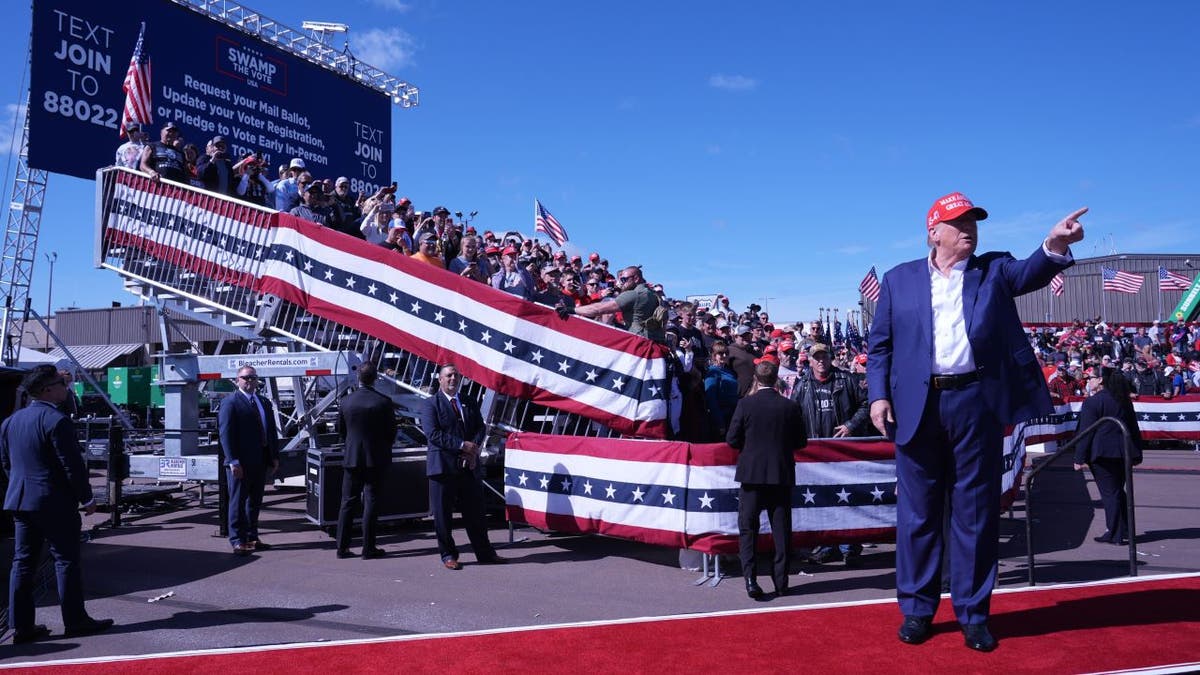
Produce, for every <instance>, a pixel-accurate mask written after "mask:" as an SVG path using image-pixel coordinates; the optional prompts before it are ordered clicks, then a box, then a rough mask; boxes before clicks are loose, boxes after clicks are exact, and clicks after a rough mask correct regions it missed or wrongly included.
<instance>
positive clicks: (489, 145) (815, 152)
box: [0, 0, 1200, 321]
mask: <svg viewBox="0 0 1200 675" xmlns="http://www.w3.org/2000/svg"><path fill="white" fill-rule="evenodd" d="M245 4H246V6H248V7H251V8H253V9H256V10H258V11H261V12H262V13H263V14H265V15H267V16H269V17H271V18H274V19H276V20H279V21H281V22H283V23H286V24H289V25H292V26H294V27H296V28H299V26H300V23H301V22H302V21H304V20H319V21H333V22H341V23H346V24H349V25H350V26H351V31H350V33H349V34H348V35H349V39H350V43H351V48H352V49H353V50H354V51H355V52H356V54H358V56H359V57H360V58H362V59H363V60H365V61H368V62H370V63H373V64H374V65H377V66H379V67H381V68H383V69H385V70H387V71H389V72H391V73H392V74H394V75H396V76H398V77H401V78H404V79H407V80H409V81H411V82H412V83H414V84H416V85H418V86H419V87H420V88H421V106H420V107H419V108H416V109H413V110H401V109H399V108H395V109H394V113H393V117H392V131H393V137H394V139H395V140H394V143H393V158H394V160H393V161H394V165H395V166H394V169H395V175H394V177H395V179H396V180H397V181H398V182H399V184H400V192H401V194H406V195H408V196H409V197H411V198H412V199H413V201H414V203H415V204H416V206H417V208H419V209H431V208H432V207H433V206H435V205H437V204H445V205H446V206H448V207H449V208H450V209H451V210H452V211H456V210H461V211H464V212H466V211H472V210H478V211H479V216H478V218H477V219H476V221H475V224H476V225H477V226H479V227H480V229H481V230H482V229H484V228H490V229H500V230H503V229H510V228H511V229H520V230H522V231H526V232H531V231H532V227H533V225H532V221H533V199H534V197H538V198H539V199H541V201H542V203H543V204H544V205H545V206H546V207H547V208H548V209H549V210H550V211H551V212H552V213H554V215H555V216H556V217H557V218H558V219H559V220H560V221H561V222H562V224H563V226H564V227H565V228H566V229H567V232H568V233H569V235H570V238H571V241H570V242H569V244H568V249H569V250H571V251H572V252H581V253H583V254H584V255H586V254H587V253H588V252H590V251H593V250H598V251H600V252H601V253H602V254H603V255H604V256H605V257H607V258H609V260H611V261H612V262H613V263H614V264H633V263H637V264H642V265H644V269H645V271H646V275H647V277H648V278H649V279H650V280H651V281H655V282H660V283H663V284H664V285H665V286H666V287H667V290H668V293H669V294H670V295H672V296H675V297H682V296H684V295H688V294H703V293H716V292H725V293H727V294H728V295H730V296H731V298H732V299H733V302H734V304H735V305H736V306H738V307H744V306H745V305H746V304H747V303H750V302H758V303H760V304H766V305H767V306H768V307H769V308H770V310H771V313H772V315H773V318H774V319H776V320H777V321H778V320H804V319H812V318H815V317H816V314H817V308H818V307H839V308H841V309H842V310H843V313H844V310H845V309H848V308H852V307H856V303H857V300H858V293H857V286H858V282H859V280H860V279H861V278H862V276H863V274H864V273H865V272H866V270H867V269H868V268H869V267H871V266H872V265H875V266H877V267H878V268H879V269H880V272H881V273H882V271H884V270H886V269H887V268H890V267H891V266H893V265H895V264H897V263H899V262H902V261H905V260H910V259H913V258H917V257H920V256H922V255H924V254H925V251H926V249H925V246H924V240H925V231H924V217H925V212H926V210H927V209H928V208H929V205H930V204H931V203H932V201H933V200H934V199H935V198H936V197H939V196H941V195H943V194H945V193H947V192H952V191H955V190H961V191H963V192H965V193H966V194H967V195H968V196H970V197H971V198H972V199H973V200H974V201H975V202H976V204H978V205H981V206H984V207H985V208H987V209H988V210H989V212H990V213H991V218H990V219H989V220H988V221H986V223H984V224H983V225H982V226H981V228H980V236H981V239H982V247H983V248H985V249H1004V250H1012V251H1013V252H1014V253H1017V254H1018V255H1024V254H1025V253H1027V252H1028V251H1030V250H1032V249H1033V247H1034V246H1036V245H1037V244H1038V242H1040V240H1041V239H1042V237H1044V235H1045V233H1046V232H1047V231H1048V230H1049V228H1050V226H1051V225H1052V224H1053V223H1054V221H1056V220H1057V219H1058V218H1060V217H1061V216H1063V215H1065V214H1066V213H1068V212H1070V211H1071V210H1072V209H1074V208H1076V207H1079V206H1084V205H1086V206H1089V207H1090V208H1091V213H1089V214H1088V215H1087V216H1086V217H1085V218H1084V219H1083V222H1084V225H1085V227H1086V230H1087V239H1086V240H1085V241H1084V242H1083V243H1082V244H1081V245H1079V246H1077V247H1076V255H1077V256H1078V257H1087V256H1091V255H1098V254H1107V253H1109V252H1111V251H1113V250H1115V251H1117V252H1119V253H1133V252H1175V253H1193V252H1198V251H1200V228H1198V227H1197V224H1196V216H1195V215H1194V211H1195V199H1194V195H1195V194H1196V193H1197V189H1196V188H1197V178H1198V176H1197V159H1196V158H1197V157H1198V156H1200V152H1198V150H1200V88H1198V86H1197V82H1198V79H1197V77H1196V75H1195V72H1194V71H1195V68H1196V64H1197V63H1200V58H1198V57H1200V39H1197V36H1196V27H1197V26H1200V3H1194V2H1184V1H1182V0H1179V1H1171V2H1153V3H1128V2H1106V1H1105V2H1054V3H1041V2H1039V3H1033V2H1014V3H961V2H960V3H950V2H938V3H930V2H920V1H917V2H909V3H882V2H879V3H868V2H849V3H798V2H760V3H741V4H735V3H728V2H720V3H718V2H688V3H683V2H640V3H628V2H609V3H572V2H550V1H537V2H483V1H473V2H446V1H445V0H433V1H429V0H345V1H344V2H341V3H329V2H320V3H317V2H306V1H302V0H301V1H297V0H291V1H289V2H283V1H280V0H258V1H257V2H254V1H248V2H246V3H245ZM333 8H336V9H333ZM29 26H30V9H29V7H28V6H27V5H25V3H13V6H12V7H11V8H10V14H9V20H8V21H7V22H6V23H5V28H4V29H3V35H4V37H5V38H6V39H4V40H3V41H2V42H0V54H2V57H3V63H5V64H7V67H6V68H4V69H2V70H0V111H3V112H4V113H5V114H4V115H3V116H2V117H3V119H0V148H3V150H2V151H3V152H6V153H7V151H8V150H7V149H8V147H9V135H10V134H11V132H12V128H13V123H12V120H13V114H14V111H15V110H16V105H17V103H18V102H19V100H20V99H21V97H22V94H21V92H20V91H19V90H20V83H21V79H22V77H21V75H22V69H23V67H24V64H25V59H26V49H27V36H28V32H29ZM337 44H338V45H339V46H340V44H341V40H338V41H337ZM151 56H152V58H153V54H152V55H151ZM114 147H115V143H114ZM63 151H64V152H69V151H70V149H69V148H63ZM11 164H12V162H11V157H10V158H9V165H10V170H9V173H8V174H7V175H8V176H9V179H8V182H5V183H4V185H3V189H4V190H5V192H6V194H7V191H8V190H9V189H10V187H11V175H12V174H11V170H12V169H11ZM93 214H94V186H93V184H92V182H90V181H83V180H79V179H76V178H69V177H64V176H57V175H52V176H51V177H50V186H49V190H48V194H47V199H46V208H45V211H44V216H43V220H42V237H41V242H40V244H39V253H38V266H37V268H36V270H35V273H34V282H33V283H34V285H33V292H32V298H33V301H34V306H35V307H36V308H39V311H40V310H42V309H44V308H45V306H46V292H47V281H48V276H49V275H48V272H49V270H48V267H47V263H46V261H45V258H44V256H43V255H42V254H43V253H44V252H47V251H56V252H57V253H58V256H59V257H58V263H57V265H56V267H55V273H54V297H53V305H54V307H55V308H56V309H57V308H59V307H65V306H69V305H74V306H80V307H91V306H107V305H108V303H109V302H110V301H113V300H116V301H119V302H122V303H123V304H128V303H130V302H131V301H132V300H133V296H131V295H129V294H127V293H125V292H124V291H123V290H122V289H121V286H120V283H119V281H118V278H117V277H116V275H115V274H113V273H111V272H106V271H101V270H96V269H94V268H93V267H92V255H93V251H92V247H93V244H92V242H93V232H94V227H95V224H94V222H93V221H94V215H93ZM6 217H7V216H6ZM764 300H765V302H764Z"/></svg>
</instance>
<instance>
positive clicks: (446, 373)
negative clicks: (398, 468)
mask: <svg viewBox="0 0 1200 675" xmlns="http://www.w3.org/2000/svg"><path fill="white" fill-rule="evenodd" d="M461 384H462V375H460V374H459V372H458V368H456V367H454V366H453V365H450V364H447V365H444V366H442V367H441V369H440V370H439V371H438V391H437V392H435V393H434V394H433V396H430V397H429V400H428V401H426V404H425V410H424V412H423V413H422V414H421V429H422V430H423V431H424V432H425V436H426V437H427V438H428V440H429V447H428V451H427V457H426V469H425V473H426V475H427V476H429V504H430V507H431V508H432V509H433V527H434V530H435V531H436V532H437V542H438V553H440V554H441V557H442V564H443V565H444V566H445V567H446V569H451V570H460V569H462V563H460V562H458V547H457V546H455V545H454V535H453V533H452V532H451V530H450V520H451V518H452V516H453V512H454V504H455V502H456V501H457V502H458V505H459V510H460V512H461V513H462V518H463V525H464V526H465V527H466V529H467V537H468V538H469V539H470V540H471V548H472V549H473V550H474V551H475V558H476V560H478V561H479V562H481V563H484V564H497V563H504V562H507V561H506V560H504V559H503V558H501V557H500V556H498V555H496V550H495V549H494V548H492V544H491V542H489V541H488V537H487V526H486V525H485V523H484V514H483V486H482V485H481V484H480V479H481V476H482V467H481V466H480V464H479V452H480V445H481V444H482V443H483V435H484V431H485V430H484V424H483V416H482V415H480V413H479V406H478V405H477V404H476V403H475V402H474V401H472V400H470V398H467V397H463V396H460V395H459V385H461Z"/></svg>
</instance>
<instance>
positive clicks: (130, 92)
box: [121, 21, 154, 138]
mask: <svg viewBox="0 0 1200 675" xmlns="http://www.w3.org/2000/svg"><path fill="white" fill-rule="evenodd" d="M145 37H146V22H145V21H143V22H142V28H141V30H139V31H138V39H137V44H136V45H135V46H134V48H133V57H132V58H130V59H129V70H127V71H125V83H124V84H123V85H122V89H124V90H125V110H124V111H123V112H122V113H121V137H122V138H124V137H125V127H126V126H128V125H129V124H131V123H134V122H136V123H138V124H140V125H142V126H145V125H147V124H151V123H153V122H154V116H153V114H152V113H151V110H152V109H153V106H152V105H151V104H150V56H149V55H148V54H147V53H146V50H145V48H144V46H143V38H145Z"/></svg>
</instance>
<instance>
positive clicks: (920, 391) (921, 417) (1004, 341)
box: [867, 192, 1087, 651]
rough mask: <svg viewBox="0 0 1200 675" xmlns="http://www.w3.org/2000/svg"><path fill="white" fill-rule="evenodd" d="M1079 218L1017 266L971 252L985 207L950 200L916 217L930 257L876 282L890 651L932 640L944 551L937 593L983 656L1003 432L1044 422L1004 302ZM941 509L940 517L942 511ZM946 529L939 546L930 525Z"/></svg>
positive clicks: (1027, 357) (1034, 281)
mask: <svg viewBox="0 0 1200 675" xmlns="http://www.w3.org/2000/svg"><path fill="white" fill-rule="evenodd" d="M1086 212H1087V209H1086V208H1083V209H1079V210H1078V211H1075V212H1074V213H1072V214H1071V215H1069V216H1067V217H1066V218H1064V219H1062V220H1061V221H1059V222H1058V223H1057V224H1056V225H1055V226H1054V227H1053V228H1051V230H1050V234H1049V236H1047V237H1046V239H1045V241H1044V242H1042V245H1041V246H1039V247H1038V248H1037V249H1036V250H1035V251H1034V252H1033V254H1032V255H1030V256H1029V257H1028V258H1026V259H1025V260H1017V259H1015V258H1014V257H1013V256H1012V255H1010V254H1008V253H998V252H990V253H984V254H982V255H975V248H976V246H977V245H978V222H979V221H981V220H983V219H985V218H987V211H984V210H983V209H981V208H979V207H977V206H975V205H974V204H972V203H971V201H970V200H969V199H967V198H966V196H964V195H963V194H961V193H957V192H956V193H952V194H949V195H946V196H945V197H942V198H941V199H938V200H937V201H936V202H934V204H933V207H932V208H930V209H929V213H928V215H927V217H926V228H927V231H928V238H929V244H930V246H931V247H932V249H933V250H932V251H931V252H930V254H929V256H928V257H926V258H922V259H920V260H914V261H911V262H907V263H903V264H901V265H897V266H896V267H894V268H892V269H891V270H890V271H888V272H887V274H885V275H884V276H883V280H882V282H881V290H880V296H879V303H878V305H877V307H876V310H875V318H874V321H873V323H872V325H871V333H870V338H869V348H868V353H869V355H870V356H869V358H868V359H867V384H868V388H869V390H870V400H871V421H872V422H873V423H874V424H875V426H876V427H877V428H878V429H879V430H880V432H882V433H884V434H886V435H887V436H888V437H889V438H892V439H893V440H894V441H895V443H896V479H897V492H898V495H897V499H898V502H897V510H896V511H897V513H896V521H897V522H896V594H897V597H898V599H899V602H900V609H901V611H902V612H903V613H904V622H903V624H902V625H901V627H900V631H899V637H900V640H901V641H902V642H906V643H909V644H919V643H921V642H924V641H925V640H927V639H928V638H929V636H930V634H931V626H932V619H933V615H934V612H935V611H936V610H937V605H938V598H939V593H940V589H941V561H942V549H943V547H944V546H946V545H949V547H950V551H949V553H950V558H949V560H950V595H951V598H952V600H953V604H954V612H955V615H956V616H957V618H958V621H959V623H960V624H961V625H962V629H963V634H964V637H965V642H966V644H967V646H968V647H970V648H972V649H976V650H979V651H991V650H992V649H995V648H996V640H995V638H993V637H992V635H991V633H990V632H989V631H988V627H987V619H988V612H989V608H990V602H991V594H992V587H993V586H994V585H995V580H996V561H997V556H998V546H999V544H998V538H999V521H1000V481H1001V477H1002V474H1003V434H1004V427H1005V426H1006V425H1010V424H1015V423H1017V422H1021V421H1024V420H1028V419H1030V418H1032V417H1035V416H1037V415H1042V414H1046V413H1049V412H1050V410H1051V407H1050V395H1049V392H1048V391H1047V389H1046V382H1045V379H1044V378H1043V377H1042V374H1041V372H1040V370H1039V369H1038V366H1037V360H1036V359H1035V358H1034V354H1033V349H1032V348H1031V347H1030V345H1029V341H1028V340H1027V339H1026V337H1025V333H1024V331H1023V330H1022V328H1021V322H1020V319H1019V318H1018V316H1017V310H1016V306H1015V304H1014V302H1013V298H1015V297H1017V296H1019V295H1023V294H1025V293H1029V292H1030V291H1033V290H1036V289H1039V288H1042V287H1043V286H1045V285H1046V284H1048V283H1050V280H1051V279H1052V278H1054V275H1055V274H1058V273H1059V272H1060V271H1062V270H1064V269H1066V268H1067V267H1069V266H1071V265H1072V264H1073V263H1074V260H1073V259H1072V258H1071V255H1070V252H1069V250H1068V246H1069V245H1070V244H1072V243H1074V242H1077V241H1080V240H1081V239H1083V226H1082V225H1080V224H1079V221H1078V220H1077V219H1078V218H1079V217H1080V216H1082V215H1083V214H1084V213H1086ZM947 508H948V509H949V513H946V509H947ZM944 519H948V521H949V527H948V531H949V542H945V541H943V538H944V536H943V532H944V528H943V522H944Z"/></svg>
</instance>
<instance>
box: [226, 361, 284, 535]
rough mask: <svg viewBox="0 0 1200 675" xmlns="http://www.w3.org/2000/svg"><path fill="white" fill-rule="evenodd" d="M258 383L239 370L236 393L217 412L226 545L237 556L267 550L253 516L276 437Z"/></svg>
mask: <svg viewBox="0 0 1200 675" xmlns="http://www.w3.org/2000/svg"><path fill="white" fill-rule="evenodd" d="M258 382H259V380H258V372H257V371H256V370H255V369H254V368H253V367H252V366H242V367H241V368H239V369H238V372H237V379H236V381H235V384H236V385H237V391H235V392H234V393H232V394H230V395H229V396H226V397H225V399H224V400H223V401H221V408H220V410H218V411H217V429H218V431H219V432H220V436H221V449H222V451H223V452H224V454H225V465H226V466H227V467H228V468H229V474H228V479H229V544H230V545H231V546H232V547H233V553H234V555H239V556H247V555H250V554H251V553H253V552H254V551H265V550H267V549H269V548H271V546H270V545H268V544H267V543H265V542H263V541H262V540H261V539H259V538H258V514H259V511H260V510H261V509H262V500H263V491H264V490H265V489H266V483H267V477H268V476H270V475H271V474H273V473H275V470H276V469H278V468H279V433H278V431H277V430H276V427H275V415H273V414H272V412H271V410H272V409H271V402H270V401H269V400H267V399H266V398H265V397H263V396H260V395H259V394H258Z"/></svg>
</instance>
